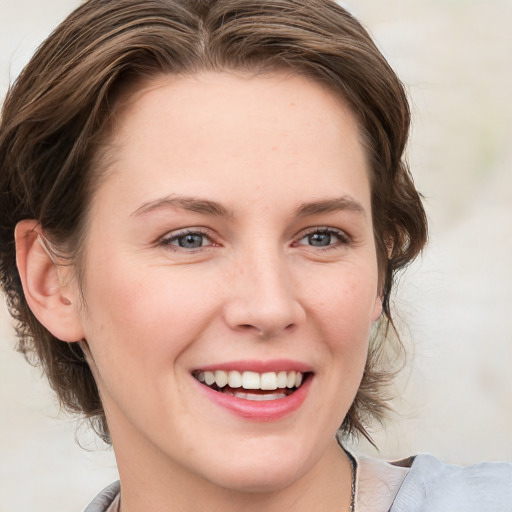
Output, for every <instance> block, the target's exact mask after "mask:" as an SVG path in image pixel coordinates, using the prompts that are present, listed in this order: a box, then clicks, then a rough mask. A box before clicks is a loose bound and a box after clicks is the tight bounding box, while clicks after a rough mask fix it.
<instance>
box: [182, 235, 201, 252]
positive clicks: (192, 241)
mask: <svg viewBox="0 0 512 512" xmlns="http://www.w3.org/2000/svg"><path fill="white" fill-rule="evenodd" d="M178 244H179V246H180V247H184V248H185V249H196V248H197V247H201V246H202V245H203V235H201V234H192V233H191V234H188V235H185V236H182V237H180V238H179V239H178Z"/></svg>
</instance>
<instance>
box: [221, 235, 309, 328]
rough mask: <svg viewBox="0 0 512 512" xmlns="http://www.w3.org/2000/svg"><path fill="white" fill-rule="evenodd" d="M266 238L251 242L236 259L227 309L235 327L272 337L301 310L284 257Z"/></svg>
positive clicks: (293, 323) (291, 323)
mask: <svg viewBox="0 0 512 512" xmlns="http://www.w3.org/2000/svg"><path fill="white" fill-rule="evenodd" d="M276 246H277V244H275V245H272V244H271V243H269V241H268V240H266V241H260V243H257V244H251V246H250V247H249V248H248V250H244V251H243V252H242V253H241V254H240V255H239V257H238V258H237V261H236V265H235V267H234V269H233V270H234V276H233V278H234V279H233V281H234V282H233V288H232V295H231V297H230V301H229V304H228V306H227V311H226V320H227V322H228V324H229V325H230V326H231V327H232V328H235V329H244V330H253V331H255V332H257V333H258V334H260V335H264V336H275V335H276V334H279V333H280V332H282V331H284V330H286V329H288V330H290V329H291V328H292V327H294V326H296V325H298V324H299V323H300V321H301V319H302V316H303V311H302V308H301V306H300V304H299V302H298V297H297V296H296V287H295V285H294V281H293V276H292V273H291V272H290V268H289V265H288V264H287V261H286V256H285V255H284V254H283V252H282V251H280V250H279V248H278V247H276Z"/></svg>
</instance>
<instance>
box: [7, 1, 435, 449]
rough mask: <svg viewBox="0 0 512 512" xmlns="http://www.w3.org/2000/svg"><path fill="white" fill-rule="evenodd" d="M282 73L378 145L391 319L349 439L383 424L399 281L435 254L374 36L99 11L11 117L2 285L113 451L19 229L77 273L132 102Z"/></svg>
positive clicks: (32, 342) (34, 76)
mask: <svg viewBox="0 0 512 512" xmlns="http://www.w3.org/2000/svg"><path fill="white" fill-rule="evenodd" d="M283 67H285V68H287V69H291V70H292V71H294V72H296V73H299V74H302V75H305V76H308V77H310V78H312V79H313V80H316V81H319V82H321V83H323V84H325V85H326V86H328V87H329V88H330V89H331V90H332V91H334V92H335V93H336V94H337V95H338V96H339V97H341V98H343V100H344V101H345V103H346V104H348V105H349V106H350V108H351V109H352V111H353V113H354V114H355V115H356V117H357V119H358V121H359V124H360V127H361V131H362V133H363V136H364V140H365V144H366V146H367V151H368V155H369V161H370V174H371V187H372V212H373V222H374V229H375V240H376V245H377V256H378V262H379V271H380V279H381V290H382V302H383V315H382V318H381V322H380V323H381V325H380V331H381V336H376V337H375V339H373V340H372V342H371V344H370V353H369V356H368V361H367V364H366V368H365V372H364V376H363V380H362V382H361V385H360V388H359V391H358V393H357V396H356V399H355V401H354V403H353V405H352V407H351V409H350V410H349V412H348V414H347V416H346V418H345V420H344V422H343V424H342V426H341V428H342V430H343V431H344V432H345V433H349V434H357V432H359V433H362V434H363V435H365V436H366V437H368V432H367V430H366V427H367V425H368V424H369V421H370V420H371V419H378V420H382V419H383V418H384V413H385V411H386V407H387V406H386V401H385V399H384V398H383V396H382V385H383V384H384V383H385V382H387V380H389V376H390V375H391V373H390V372H389V369H388V368H387V367H386V365H383V364H382V361H381V356H382V354H383V353H384V352H385V351H384V343H383V342H384V339H385V336H386V334H387V332H388V329H389V326H390V325H391V326H392V327H393V322H392V319H391V312H390V293H391V289H392V285H393V280H394V276H395V274H396V272H397V271H399V270H400V269H402V268H403V267H404V266H405V265H407V264H408V263H409V262H410V261H411V260H412V259H413V258H414V257H415V256H416V255H417V254H418V253H419V252H420V251H421V249H422V247H423V245H424V244H425V241H426V237H427V223H426V218H425V213H424V210H423V207H422V204H421V200H420V197H419V195H418V193H417V191H416V189H415V187H414V185H413V183H412V179H411V176H410V174H409V171H408V168H407V166H406V164H405V162H404V160H403V151H404V147H405V144H406V141H407V137H408V130H409V123H410V113H409V106H408V102H407V97H406V94H405V92H404V88H403V86H402V84H401V82H400V81H399V79H398V78H397V76H396V75H395V73H394V72H393V70H392V69H391V68H390V66H389V65H388V63H387V62H386V60H385V59H384V57H383V56H382V55H381V53H380V52H379V51H378V49H377V48H376V46H375V45H374V43H373V42H372V40H371V38H370V36H369V35H368V33H367V32H366V31H365V29H364V28H363V27H362V26H361V25H360V23H359V22H358V21H357V20H356V19H354V18H353V17H352V16H351V15H350V14H349V13H348V12H347V11H345V10H344V9H343V8H341V7H340V6H339V5H337V4H336V3H335V2H334V1H331V0H258V1H257V2H255V1H253V0H146V1H144V2H140V1H139V0H89V1H88V2H86V3H84V4H83V5H82V6H80V7H79V8H78V9H77V10H76V11H74V12H73V13H72V14H71V15H70V16H69V17H68V18H67V19H66V20H65V21H64V22H63V23H62V24H61V25H60V26H59V27H58V28H57V29H56V30H55V32H54V33H53V34H52V35H51V36H50V37H49V38H48V39H47V40H46V41H45V42H44V43H43V44H42V46H41V47H40V48H39V50H38V51H37V53H36V54H35V56H34V57H33V58H32V60H31V61H30V63H29V64H28V65H27V67H26V68H25V70H24V71H23V72H22V73H21V75H20V76H19V77H18V79H17V80H16V82H15V84H14V86H13V87H12V88H11V89H10V90H9V92H8V94H7V97H6V100H5V103H4V106H3V112H2V118H1V124H0V171H1V173H0V279H1V283H2V287H3V289H4V291H5V294H6V296H7V301H8V305H9V309H10V311H11V314H12V315H13V317H14V318H15V319H16V320H17V332H18V336H19V349H20V350H21V352H23V353H24V354H25V355H26V356H27V357H29V356H31V355H32V356H33V358H34V360H35V361H37V362H40V363H41V364H42V366H43V369H44V371H45V372H46V374H47V376H48V379H49V381H50V384H51V386H52V388H53V389H54V390H55V392H56V393H57V395H58V396H59V399H60V401H61V403H62V404H63V405H64V406H65V407H66V408H67V409H68V410H70V411H72V412H78V413H82V414H84V415H85V416H86V417H88V418H90V419H91V420H92V422H93V424H94V426H95V427H96V428H97V432H98V433H99V434H100V435H101V436H102V437H103V438H104V439H105V440H108V439H109V433H108V426H107V423H106V419H105V415H104V411H103V407H102V404H101V400H100V397H99V394H98V389H97V387H96V384H95V382H94V379H93V376H92V374H91V371H90V369H89V366H88V364H87V362H86V359H85V357H84V353H83V351H82V349H81V347H80V345H79V344H77V343H66V342H63V341H61V340H58V339H57V338H55V337H54V336H52V335H51V334H50V333H49V332H48V331H47V330H46V329H45V328H44V327H43V326H42V325H41V324H40V323H39V322H38V321H37V319H36V318H35V317H34V315H33V314H32V312H31V311H30V309H29V307H28V305H27V303H26V301H25V298H24V295H23V290H22V287H21V283H20V278H19V274H18V271H17V268H16V262H15V246H14V239H13V232H14V227H15V225H16V224H17V223H18V222H19V221H21V220H23V219H36V220H37V221H38V222H39V223H40V225H41V227H42V229H43V230H44V232H45V236H46V237H47V238H48V239H49V240H51V241H52V243H53V244H54V245H55V246H56V247H58V248H59V247H60V248H63V251H64V252H65V253H66V254H67V255H68V256H69V258H70V261H71V262H72V263H74V264H75V265H76V264H77V262H79V256H80V246H81V241H82V240H81V238H82V236H83V233H84V231H85V221H86V219H87V208H88V204H89V203H90V197H91V194H92V193H93V191H94V186H95V184H97V182H98V176H95V175H94V172H93V171H94V170H95V169H96V167H97V165H95V164H96V163H97V160H95V159H96V158H97V157H98V155H101V154H102V143H104V142H105V140H106V136H107V134H108V130H109V127H110V126H111V124H112V123H111V122H112V120H113V114H114V111H115V108H116V99H117V98H118V97H119V94H120V91H121V90H125V89H126V87H127V86H128V87H129V86H130V85H133V84H136V83H138V82H142V81H147V80H149V79H150V78H152V77H155V76H158V75H161V74H166V73H173V74H180V73H194V72H197V71H200V70H220V71H221V70H227V69H229V70H243V71H248V72H254V73H256V72H260V71H271V70H273V69H280V68H283ZM99 170H100V172H101V166H100V169H99ZM78 268H79V265H78ZM29 358H30V357H29Z"/></svg>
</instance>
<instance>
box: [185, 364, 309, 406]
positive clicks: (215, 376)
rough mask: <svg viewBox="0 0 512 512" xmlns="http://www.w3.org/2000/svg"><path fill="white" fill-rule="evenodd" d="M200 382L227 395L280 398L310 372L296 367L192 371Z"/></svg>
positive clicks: (300, 383) (285, 395) (289, 392)
mask: <svg viewBox="0 0 512 512" xmlns="http://www.w3.org/2000/svg"><path fill="white" fill-rule="evenodd" d="M192 375H193V377H194V378H195V379H197V380H198V381H199V382H201V384H203V385H205V386H207V387H209V388H210V389H212V390H214V391H218V392H219V393H223V394H225V395H230V396H234V397H236V398H242V399H245V400H253V401H259V402H261V401H268V400H279V399H281V398H286V397H287V396H290V395H291V394H293V393H294V392H295V391H297V389H299V388H300V387H301V386H302V384H303V382H304V381H305V379H307V378H308V376H309V372H308V373H302V372H297V371H293V370H292V371H281V372H265V373H257V372H239V371H236V370H235V371H224V370H216V371H202V370H197V371H194V372H193V373H192Z"/></svg>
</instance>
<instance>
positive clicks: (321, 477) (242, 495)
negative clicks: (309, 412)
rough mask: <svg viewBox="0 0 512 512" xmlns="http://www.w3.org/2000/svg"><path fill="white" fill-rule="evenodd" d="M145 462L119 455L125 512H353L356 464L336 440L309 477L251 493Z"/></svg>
mask: <svg viewBox="0 0 512 512" xmlns="http://www.w3.org/2000/svg"><path fill="white" fill-rule="evenodd" d="M114 446H115V444H114ZM155 455H156V454H155ZM160 456H162V454H160ZM142 460H144V459H141V458H138V460H137V462H136V463H132V461H131V460H130V459H126V458H124V457H121V456H118V467H119V474H120V478H121V488H122V499H121V502H122V512H145V511H146V510H151V511H152V512H169V511H172V510H176V511H180V512H192V511H194V512H195V511H197V510H213V511H216V510H222V511H223V512H235V511H240V510H244V511H246V512H256V511H257V512H260V511H261V510H262V509H263V510H265V511H267V512H283V511H292V510H293V511H294V512H310V511H311V510H322V512H342V511H346V512H348V511H349V510H350V504H351V497H352V468H351V463H350V461H349V459H348V457H347V455H346V454H345V453H344V451H343V450H342V449H341V448H340V447H339V445H338V444H337V442H336V440H335V439H333V440H332V441H331V442H330V444H329V446H328V448H327V450H326V451H325V453H324V455H323V457H322V458H321V459H320V460H319V461H318V462H317V463H316V464H315V465H313V466H312V468H311V469H310V470H309V471H308V472H307V473H305V474H304V475H302V476H300V477H299V478H297V479H295V480H293V479H291V481H290V482H289V483H288V485H283V486H280V487H278V488H275V489H271V490H265V489H259V490H257V491H247V490H244V489H242V490H240V489H230V488H226V487H221V486H219V485H216V484H215V483H213V482H210V481H208V480H205V479H203V478H201V477H200V476H198V475H195V474H191V473H190V472H189V471H187V470H184V469H183V468H181V467H177V466H176V465H175V464H172V463H169V461H167V463H166V464H164V465H162V464H158V465H156V466H155V465H154V464H149V465H147V464H143V463H142V464H141V461H142ZM146 460H147V458H146Z"/></svg>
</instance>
